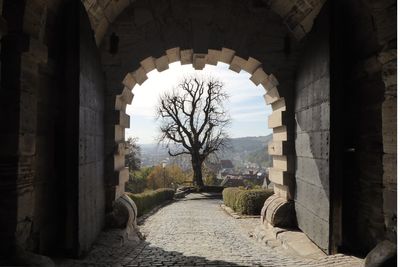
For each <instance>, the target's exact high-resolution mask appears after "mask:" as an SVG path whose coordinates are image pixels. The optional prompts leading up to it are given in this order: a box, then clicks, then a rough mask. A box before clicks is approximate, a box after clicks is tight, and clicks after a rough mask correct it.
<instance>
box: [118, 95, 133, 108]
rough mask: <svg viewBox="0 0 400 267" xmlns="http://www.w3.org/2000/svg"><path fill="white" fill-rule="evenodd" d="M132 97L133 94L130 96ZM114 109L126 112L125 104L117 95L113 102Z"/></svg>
mask: <svg viewBox="0 0 400 267" xmlns="http://www.w3.org/2000/svg"><path fill="white" fill-rule="evenodd" d="M132 97H133V94H132ZM114 109H115V110H126V102H125V100H123V98H122V96H121V95H117V96H116V97H115V101H114Z"/></svg>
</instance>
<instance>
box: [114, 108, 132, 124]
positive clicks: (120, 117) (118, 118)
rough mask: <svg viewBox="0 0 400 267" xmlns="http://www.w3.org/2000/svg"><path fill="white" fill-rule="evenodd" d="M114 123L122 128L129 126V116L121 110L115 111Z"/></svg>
mask: <svg viewBox="0 0 400 267" xmlns="http://www.w3.org/2000/svg"><path fill="white" fill-rule="evenodd" d="M114 123H115V124H118V125H120V126H121V127H123V128H129V125H130V117H129V115H128V114H126V113H125V111H123V110H118V111H115V120H114Z"/></svg>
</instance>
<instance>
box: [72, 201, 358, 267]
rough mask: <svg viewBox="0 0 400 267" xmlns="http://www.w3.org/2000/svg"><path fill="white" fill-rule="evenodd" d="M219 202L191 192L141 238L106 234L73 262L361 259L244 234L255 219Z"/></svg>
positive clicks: (323, 262) (333, 262)
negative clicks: (310, 255)
mask: <svg viewBox="0 0 400 267" xmlns="http://www.w3.org/2000/svg"><path fill="white" fill-rule="evenodd" d="M220 204H221V200H218V199H209V198H208V199H206V198H204V197H202V196H201V195H200V194H191V195H189V196H187V197H186V198H185V199H182V200H179V201H176V202H174V203H172V204H170V205H168V206H165V207H164V208H162V209H160V210H159V211H158V212H156V213H155V214H154V215H152V216H150V217H149V218H148V219H147V220H146V221H145V222H144V224H143V225H141V226H140V230H141V232H142V233H143V234H144V235H145V236H146V240H145V241H141V242H137V241H135V242H133V241H132V242H128V243H126V244H124V245H123V246H120V245H119V246H115V245H114V246H112V247H110V246H109V245H106V244H107V243H111V241H110V240H108V241H107V238H105V240H103V242H100V243H98V244H97V246H96V247H95V248H94V249H93V251H92V253H90V254H89V256H88V257H87V258H86V259H85V260H83V261H79V262H78V261H75V262H74V264H72V265H73V266H132V267H133V266H360V261H358V260H356V259H354V258H352V257H347V256H344V255H341V254H340V255H334V256H329V257H325V258H322V259H320V260H318V261H315V260H310V259H303V258H300V257H296V256H293V255H288V254H287V253H285V251H284V249H283V248H281V247H275V248H272V247H268V246H265V245H263V244H261V243H259V242H257V241H256V240H255V239H254V238H252V237H250V235H249V232H251V231H252V230H254V228H255V227H256V226H257V224H259V219H234V218H232V217H231V216H229V215H228V214H227V213H226V212H225V211H223V210H222V209H221V208H220V206H219V205H220ZM103 239H104V238H103ZM114 243H115V242H114Z"/></svg>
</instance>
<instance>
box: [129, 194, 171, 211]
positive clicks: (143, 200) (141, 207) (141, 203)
mask: <svg viewBox="0 0 400 267" xmlns="http://www.w3.org/2000/svg"><path fill="white" fill-rule="evenodd" d="M174 194H175V191H174V190H173V189H170V188H160V189H157V190H154V191H146V192H143V193H140V194H128V196H129V197H130V198H131V199H132V200H133V202H135V204H136V206H137V208H138V217H140V216H142V215H143V214H145V213H146V212H148V211H150V210H151V209H152V208H154V207H156V206H158V205H160V204H162V203H163V202H165V201H167V200H171V199H173V198H174Z"/></svg>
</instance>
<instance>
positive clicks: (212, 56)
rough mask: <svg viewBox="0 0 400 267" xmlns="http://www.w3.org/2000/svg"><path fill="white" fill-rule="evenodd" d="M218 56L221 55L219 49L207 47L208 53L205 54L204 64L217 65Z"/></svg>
mask: <svg viewBox="0 0 400 267" xmlns="http://www.w3.org/2000/svg"><path fill="white" fill-rule="evenodd" d="M220 56H221V51H220V50H214V49H208V54H207V56H206V64H209V65H214V66H215V65H217V64H218V60H219V58H220Z"/></svg>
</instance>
